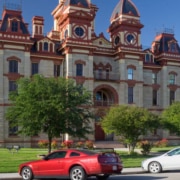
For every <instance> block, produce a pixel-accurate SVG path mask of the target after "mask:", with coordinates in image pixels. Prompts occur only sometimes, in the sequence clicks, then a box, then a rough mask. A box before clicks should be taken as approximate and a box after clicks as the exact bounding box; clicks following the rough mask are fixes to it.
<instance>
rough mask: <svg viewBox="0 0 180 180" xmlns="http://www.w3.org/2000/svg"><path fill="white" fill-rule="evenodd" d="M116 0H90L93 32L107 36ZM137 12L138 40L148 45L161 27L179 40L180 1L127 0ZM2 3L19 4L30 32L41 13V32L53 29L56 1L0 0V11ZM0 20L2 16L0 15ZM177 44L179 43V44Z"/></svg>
mask: <svg viewBox="0 0 180 180" xmlns="http://www.w3.org/2000/svg"><path fill="white" fill-rule="evenodd" d="M119 1H120V0H91V2H92V3H93V4H96V6H97V7H98V8H99V10H98V12H97V14H96V20H95V32H96V34H97V35H99V34H100V33H101V32H103V33H104V35H105V37H106V38H107V39H109V34H108V33H107V29H108V27H109V25H110V17H111V14H112V12H113V10H114V8H115V7H116V5H117V4H118V2H119ZM131 1H132V2H133V3H134V4H135V6H136V7H137V9H138V11H139V13H140V21H141V23H142V24H143V25H144V28H143V29H142V30H141V43H142V45H143V46H145V47H150V46H151V43H152V42H153V40H154V38H155V36H156V34H157V33H158V32H160V31H162V30H163V29H165V28H167V29H172V30H173V31H174V34H175V38H176V40H177V41H178V42H180V20H179V18H180V10H179V8H180V0H131ZM4 3H16V4H18V3H22V15H23V17H24V21H25V22H26V23H29V31H30V32H32V26H31V24H32V17H33V16H35V15H37V16H43V17H44V19H45V21H44V23H45V24H44V28H45V29H44V33H48V32H50V31H51V30H52V29H53V17H52V15H51V12H52V11H53V9H54V8H55V7H56V6H57V5H58V3H59V0H0V8H1V9H0V13H1V14H2V10H3V4H4ZM0 19H2V18H0ZM179 44H180V43H179Z"/></svg>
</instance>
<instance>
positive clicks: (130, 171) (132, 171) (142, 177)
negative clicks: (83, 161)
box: [0, 168, 180, 180]
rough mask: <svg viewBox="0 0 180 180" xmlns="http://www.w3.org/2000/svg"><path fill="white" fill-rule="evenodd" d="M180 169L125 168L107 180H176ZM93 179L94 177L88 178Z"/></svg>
mask: <svg viewBox="0 0 180 180" xmlns="http://www.w3.org/2000/svg"><path fill="white" fill-rule="evenodd" d="M179 175H180V171H168V172H163V173H159V174H150V173H145V172H143V171H142V169H141V168H125V169H124V170H123V172H122V174H121V175H118V176H111V177H110V178H109V179H108V180H178V179H179ZM89 179H90V180H95V179H96V178H95V177H91V178H89ZM0 180H21V177H20V176H19V175H18V173H8V174H1V173H0Z"/></svg>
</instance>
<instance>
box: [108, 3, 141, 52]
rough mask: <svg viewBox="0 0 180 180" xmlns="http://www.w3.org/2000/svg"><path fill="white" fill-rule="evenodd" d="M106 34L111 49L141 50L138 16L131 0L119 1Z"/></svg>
mask: <svg viewBox="0 0 180 180" xmlns="http://www.w3.org/2000/svg"><path fill="white" fill-rule="evenodd" d="M110 22H111V24H110V27H109V29H108V32H109V33H110V37H111V41H112V44H113V47H115V48H119V47H124V48H125V47H131V48H138V49H139V48H141V40H140V35H141V28H142V27H143V25H142V24H141V23H140V14H139V12H138V10H137V8H136V6H135V5H134V4H133V2H132V1H131V0H121V1H119V3H118V4H117V6H116V7H115V9H114V11H113V13H112V16H111V19H110Z"/></svg>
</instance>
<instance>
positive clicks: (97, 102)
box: [94, 100, 114, 106]
mask: <svg viewBox="0 0 180 180" xmlns="http://www.w3.org/2000/svg"><path fill="white" fill-rule="evenodd" d="M113 104H114V101H103V100H95V101H94V105H95V106H112V105H113Z"/></svg>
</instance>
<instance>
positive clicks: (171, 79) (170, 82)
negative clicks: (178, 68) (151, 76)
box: [169, 74, 175, 84]
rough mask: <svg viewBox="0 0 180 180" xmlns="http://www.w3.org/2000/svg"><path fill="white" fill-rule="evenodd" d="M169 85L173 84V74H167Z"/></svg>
mask: <svg viewBox="0 0 180 180" xmlns="http://www.w3.org/2000/svg"><path fill="white" fill-rule="evenodd" d="M169 84H175V74H169Z"/></svg>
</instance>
